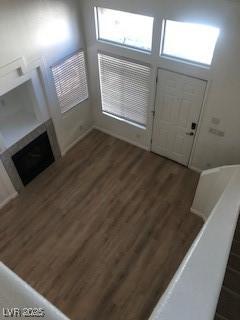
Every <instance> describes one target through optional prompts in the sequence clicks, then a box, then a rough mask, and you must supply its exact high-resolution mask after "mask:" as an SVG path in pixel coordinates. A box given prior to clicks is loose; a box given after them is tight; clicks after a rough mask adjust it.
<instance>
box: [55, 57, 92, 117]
mask: <svg viewBox="0 0 240 320" xmlns="http://www.w3.org/2000/svg"><path fill="white" fill-rule="evenodd" d="M52 73H53V79H54V84H55V87H56V92H57V97H58V101H59V105H60V108H61V112H62V113H63V112H65V111H67V110H69V109H71V108H72V107H74V106H76V105H77V104H79V103H80V102H82V101H84V100H86V99H87V98H88V84H87V73H86V63H85V56H84V52H83V51H80V52H77V53H75V54H74V55H72V56H70V57H68V58H66V59H64V60H63V61H62V62H60V63H58V64H56V65H54V66H53V67H52Z"/></svg>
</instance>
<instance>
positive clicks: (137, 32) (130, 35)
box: [96, 7, 153, 51]
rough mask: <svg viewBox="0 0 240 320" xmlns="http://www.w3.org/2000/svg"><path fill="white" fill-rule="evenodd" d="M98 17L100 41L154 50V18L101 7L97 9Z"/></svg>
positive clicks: (98, 36)
mask: <svg viewBox="0 0 240 320" xmlns="http://www.w3.org/2000/svg"><path fill="white" fill-rule="evenodd" d="M96 17H97V21H96V23H97V31H98V32H97V33H98V34H97V38H98V40H107V41H111V42H115V43H119V44H121V45H124V46H129V47H133V48H139V49H142V50H147V51H151V50H152V30H153V18H152V17H147V16H143V15H140V14H133V13H129V12H123V11H118V10H111V9H105V8H99V7H97V8H96Z"/></svg>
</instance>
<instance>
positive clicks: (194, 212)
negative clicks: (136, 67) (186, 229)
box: [190, 208, 206, 222]
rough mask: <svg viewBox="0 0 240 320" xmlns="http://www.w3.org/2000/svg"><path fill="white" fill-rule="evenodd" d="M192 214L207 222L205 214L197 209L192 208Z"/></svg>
mask: <svg viewBox="0 0 240 320" xmlns="http://www.w3.org/2000/svg"><path fill="white" fill-rule="evenodd" d="M190 212H191V213H193V214H195V215H196V216H198V217H200V218H202V219H203V221H204V222H205V221H206V218H205V216H204V214H203V213H202V212H200V211H198V210H197V209H194V208H191V209H190Z"/></svg>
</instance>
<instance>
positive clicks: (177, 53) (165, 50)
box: [161, 20, 220, 65]
mask: <svg viewBox="0 0 240 320" xmlns="http://www.w3.org/2000/svg"><path fill="white" fill-rule="evenodd" d="M219 33H220V30H219V29H218V28H216V27H212V26H208V25H203V24H196V23H187V22H179V21H171V20H166V21H165V22H164V32H163V41H162V50H161V55H162V56H166V57H173V58H176V59H181V60H187V61H192V62H195V63H198V64H203V65H211V63H212V59H213V54H214V50H215V46H216V43H217V40H218V36H219Z"/></svg>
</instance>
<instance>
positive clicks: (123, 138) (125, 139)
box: [93, 125, 150, 151]
mask: <svg viewBox="0 0 240 320" xmlns="http://www.w3.org/2000/svg"><path fill="white" fill-rule="evenodd" d="M93 129H96V130H99V131H101V132H103V133H106V134H108V135H110V136H112V137H114V138H117V139H120V140H123V141H125V142H128V143H130V144H132V145H134V146H136V147H138V148H141V149H143V150H146V151H150V149H149V148H148V147H146V146H144V145H142V144H140V143H137V142H134V141H132V140H130V139H128V138H125V137H123V136H121V135H119V134H115V133H113V132H112V131H110V130H108V129H103V128H102V127H99V126H96V125H94V126H93Z"/></svg>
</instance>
